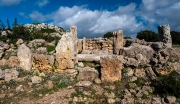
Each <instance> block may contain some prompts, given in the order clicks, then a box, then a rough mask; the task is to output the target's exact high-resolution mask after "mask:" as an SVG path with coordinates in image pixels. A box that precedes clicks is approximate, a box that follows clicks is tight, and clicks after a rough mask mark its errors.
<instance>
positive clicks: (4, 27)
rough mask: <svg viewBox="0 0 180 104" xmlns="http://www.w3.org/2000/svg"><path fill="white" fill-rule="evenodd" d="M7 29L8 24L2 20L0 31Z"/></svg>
mask: <svg viewBox="0 0 180 104" xmlns="http://www.w3.org/2000/svg"><path fill="white" fill-rule="evenodd" d="M5 29H6V26H5V25H4V23H3V22H2V21H1V20H0V31H4V30H5Z"/></svg>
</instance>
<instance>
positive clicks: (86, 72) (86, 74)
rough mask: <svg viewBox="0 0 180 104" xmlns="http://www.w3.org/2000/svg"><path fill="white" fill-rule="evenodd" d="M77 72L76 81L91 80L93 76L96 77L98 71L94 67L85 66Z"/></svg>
mask: <svg viewBox="0 0 180 104" xmlns="http://www.w3.org/2000/svg"><path fill="white" fill-rule="evenodd" d="M78 71H79V74H78V76H77V80H78V81H93V80H94V79H95V78H98V76H99V74H98V71H97V70H96V69H94V68H90V67H85V68H82V69H79V70H78Z"/></svg>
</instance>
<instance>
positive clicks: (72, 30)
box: [70, 26, 78, 63]
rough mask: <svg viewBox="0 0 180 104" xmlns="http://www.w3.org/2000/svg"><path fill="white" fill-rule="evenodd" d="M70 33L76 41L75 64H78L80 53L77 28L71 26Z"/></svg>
mask: <svg viewBox="0 0 180 104" xmlns="http://www.w3.org/2000/svg"><path fill="white" fill-rule="evenodd" d="M70 32H71V33H72V34H73V37H74V38H73V41H74V63H78V60H77V58H76V56H77V53H78V47H77V45H78V38H77V27H76V26H71V27H70Z"/></svg>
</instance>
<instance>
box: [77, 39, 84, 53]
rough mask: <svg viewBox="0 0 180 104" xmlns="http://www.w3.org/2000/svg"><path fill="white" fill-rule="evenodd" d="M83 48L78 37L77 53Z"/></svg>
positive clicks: (81, 41)
mask: <svg viewBox="0 0 180 104" xmlns="http://www.w3.org/2000/svg"><path fill="white" fill-rule="evenodd" d="M82 50H83V40H82V39H78V53H79V52H81V51H82Z"/></svg>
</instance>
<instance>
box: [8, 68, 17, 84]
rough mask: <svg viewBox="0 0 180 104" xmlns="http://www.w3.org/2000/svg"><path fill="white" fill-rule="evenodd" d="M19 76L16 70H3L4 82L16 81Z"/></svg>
mask: <svg viewBox="0 0 180 104" xmlns="http://www.w3.org/2000/svg"><path fill="white" fill-rule="evenodd" d="M18 76H19V72H18V71H17V70H16V68H12V69H6V70H5V81H10V80H11V79H16V78H18Z"/></svg>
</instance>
